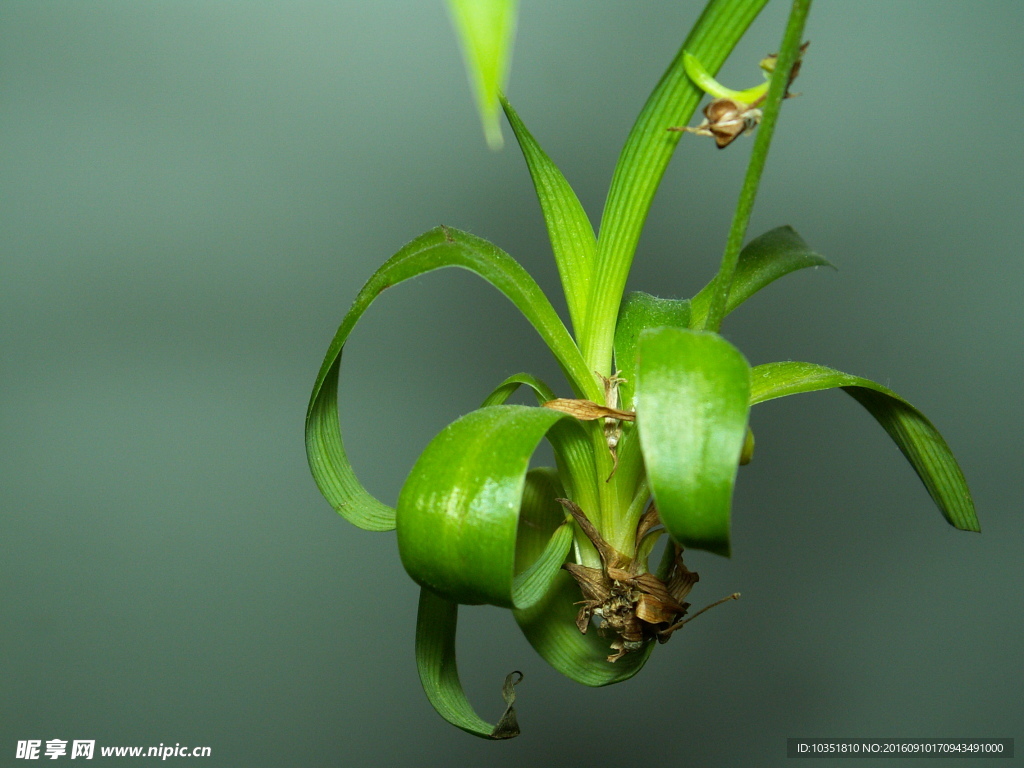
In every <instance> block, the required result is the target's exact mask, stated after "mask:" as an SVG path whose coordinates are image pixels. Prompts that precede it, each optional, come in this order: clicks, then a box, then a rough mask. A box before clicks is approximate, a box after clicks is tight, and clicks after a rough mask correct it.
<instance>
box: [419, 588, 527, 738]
mask: <svg viewBox="0 0 1024 768" xmlns="http://www.w3.org/2000/svg"><path fill="white" fill-rule="evenodd" d="M458 620H459V606H458V604H457V603H453V602H450V601H448V600H445V599H444V598H443V597H439V596H438V595H435V594H434V593H433V592H431V591H430V590H429V589H421V590H420V603H419V610H418V611H417V614H416V669H417V671H418V672H419V675H420V683H421V684H422V685H423V691H424V693H426V694H427V699H428V700H429V701H430V703H431V705H433V707H434V709H435V710H436V711H437V713H438V714H439V715H441V717H443V718H444V719H445V720H447V721H448V722H449V723H451V724H452V725H454V726H457V727H459V728H461V729H462V730H464V731H466V732H467V733H471V734H473V735H474V736H480V737H482V738H485V739H511V738H513V737H514V736H518V735H519V724H518V723H517V722H516V713H515V709H514V708H513V706H512V704H513V703H514V702H515V690H514V687H513V686H514V685H515V683H517V682H518V680H515V676H517V675H518V677H519V679H520V680H521V679H522V675H521V674H520V673H518V672H513V673H512V674H510V675H509V676H508V677H506V678H505V684H504V685H503V686H502V696H503V697H504V699H505V704H506V709H505V713H504V714H503V715H502V716H501V719H500V720H499V721H498V722H497V724H495V725H491V724H490V723H488V722H487V721H486V720H484V719H482V718H481V717H480V716H479V715H477V713H476V712H475V711H474V710H473V706H472V705H471V704H470V703H469V700H468V699H467V698H466V694H465V692H464V691H463V689H462V681H461V680H459V668H458V666H457V664H456V660H455V632H456V628H457V626H458Z"/></svg>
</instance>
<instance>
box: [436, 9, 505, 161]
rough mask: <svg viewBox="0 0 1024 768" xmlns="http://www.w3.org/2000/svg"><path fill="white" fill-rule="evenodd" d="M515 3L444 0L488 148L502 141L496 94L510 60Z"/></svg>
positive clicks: (499, 90) (496, 147) (502, 88)
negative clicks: (456, 37) (453, 25)
mask: <svg viewBox="0 0 1024 768" xmlns="http://www.w3.org/2000/svg"><path fill="white" fill-rule="evenodd" d="M517 5H518V3H517V2H516V0H448V8H449V10H450V11H451V15H452V21H453V22H454V24H455V29H456V31H457V32H458V34H459V41H460V43H461V44H462V55H463V58H464V59H465V61H466V72H467V74H468V75H469V80H470V83H471V85H472V87H473V95H474V96H475V97H476V103H477V107H478V109H479V110H480V120H481V121H482V122H483V126H484V135H485V136H486V137H487V143H488V145H490V147H491V149H500V148H501V145H502V138H501V126H500V125H499V123H498V96H499V94H500V93H501V91H503V90H504V88H505V81H506V80H507V79H508V72H509V66H510V64H511V62H512V43H513V41H514V40H515V32H516V16H517V7H516V6H517Z"/></svg>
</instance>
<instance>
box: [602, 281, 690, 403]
mask: <svg viewBox="0 0 1024 768" xmlns="http://www.w3.org/2000/svg"><path fill="white" fill-rule="evenodd" d="M689 324H690V302H689V301H687V300H686V299H659V298H658V297H657V296H651V295H650V294H649V293H643V292H641V291H633V292H632V293H629V294H627V295H626V298H625V299H624V300H623V301H622V306H621V307H619V320H618V322H617V323H616V325H615V367H616V368H617V369H618V370H617V373H618V375H619V376H620V377H622V378H623V379H625V381H624V382H623V383H622V384H620V385H619V406H618V407H620V408H623V409H624V410H627V411H628V410H630V409H631V408H632V407H633V394H634V392H635V391H636V344H637V341H638V340H639V338H640V332H641V331H643V330H645V329H647V328H659V327H661V326H672V327H673V328H686V327H687V326H688V325H689Z"/></svg>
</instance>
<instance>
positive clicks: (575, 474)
mask: <svg viewBox="0 0 1024 768" xmlns="http://www.w3.org/2000/svg"><path fill="white" fill-rule="evenodd" d="M521 385H525V386H528V387H530V389H532V390H533V392H534V394H535V395H536V397H537V404H538V405H543V404H544V403H546V402H548V401H549V400H553V399H554V398H555V394H554V392H552V391H551V388H550V387H548V386H547V384H545V383H544V382H542V381H541V380H540V379H538V378H536V377H534V376H531V375H530V374H528V373H517V374H514V375H512V376H509V377H508V378H507V379H505V381H503V382H501V384H499V385H498V386H497V387H496V388H495V390H494V391H493V392H491V394H489V395H488V396H487V399H486V400H484V402H483V405H484V406H485V407H486V406H488V405H501V404H503V403H504V402H505V401H506V400H508V398H509V397H511V395H512V393H513V392H515V391H516V390H517V389H518V388H519V387H520V386H521ZM548 442H550V443H551V447H552V448H553V449H554V452H555V460H556V461H557V463H558V467H559V469H560V470H561V474H562V476H563V477H564V478H565V484H566V486H567V487H566V489H565V490H564V491H563V492H562V496H564V497H567V498H570V499H572V500H573V501H575V502H576V503H577V504H579V505H580V506H581V507H583V508H584V509H597V508H598V505H599V502H598V498H597V494H596V492H595V490H594V489H595V488H596V487H597V469H596V467H595V466H594V454H593V448H592V446H593V443H592V442H591V439H590V437H589V436H588V435H587V432H586V427H584V426H583V425H582V424H581V423H580V422H578V421H576V420H574V419H563V420H562V421H560V422H558V423H557V424H555V426H553V427H552V428H551V429H550V430H549V431H548ZM559 509H561V507H559Z"/></svg>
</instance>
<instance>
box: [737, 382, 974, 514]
mask: <svg viewBox="0 0 1024 768" xmlns="http://www.w3.org/2000/svg"><path fill="white" fill-rule="evenodd" d="M834 387H841V388H842V389H843V390H844V391H845V392H846V393H847V394H848V395H850V396H851V397H853V399H854V400H856V401H857V402H858V403H860V404H861V405H863V406H864V407H865V408H866V409H867V410H868V412H869V413H870V414H871V415H872V416H874V417H875V419H876V420H877V421H878V423H879V424H881V425H882V428H883V429H884V430H885V431H886V432H888V433H889V437H891V438H892V439H893V441H894V442H895V443H896V445H897V446H899V449H900V450H901V451H902V452H903V455H904V456H906V457H907V461H909V462H910V464H911V466H913V468H914V471H915V472H917V476H918V477H920V478H921V482H923V483H924V487H925V488H927V489H928V493H929V494H930V495H931V497H932V500H933V501H934V502H935V504H936V505H937V506H938V508H939V510H940V511H941V512H942V516H943V517H945V518H946V520H948V521H949V523H950V524H951V525H953V526H954V527H956V528H959V529H960V530H962V531H980V530H981V526H980V525H979V524H978V516H977V514H976V512H975V509H974V502H973V501H972V499H971V492H970V490H969V489H968V487H967V480H966V479H965V478H964V474H963V472H962V471H961V470H960V466H959V465H958V464H957V462H956V459H955V458H954V457H953V452H952V451H951V450H950V449H949V446H948V445H947V444H946V441H945V440H944V439H943V438H942V435H941V434H939V431H938V430H937V429H936V428H935V426H934V425H933V424H932V423H931V422H930V421H929V420H928V419H927V418H925V416H924V414H923V413H921V412H920V411H919V410H917V409H916V408H915V407H914V406H912V405H911V404H910V403H908V402H907V401H906V400H904V399H903V398H902V397H900V396H899V395H897V394H896V393H895V392H893V391H892V390H890V389H888V388H887V387H883V386H882V385H881V384H876V383H875V382H873V381H871V380H870V379H863V378H861V377H860V376H851V375H849V374H847V373H843V372H841V371H836V370H833V369H832V368H826V367H825V366H823V365H814V364H813V363H795V362H786V363H768V364H767V365H759V366H757V367H755V368H754V369H753V370H751V389H750V403H751V405H755V404H757V403H762V402H764V401H765V400H773V399H775V398H777V397H785V396H786V395H796V394H799V393H802V392H816V391H818V390H821V389H832V388H834Z"/></svg>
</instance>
